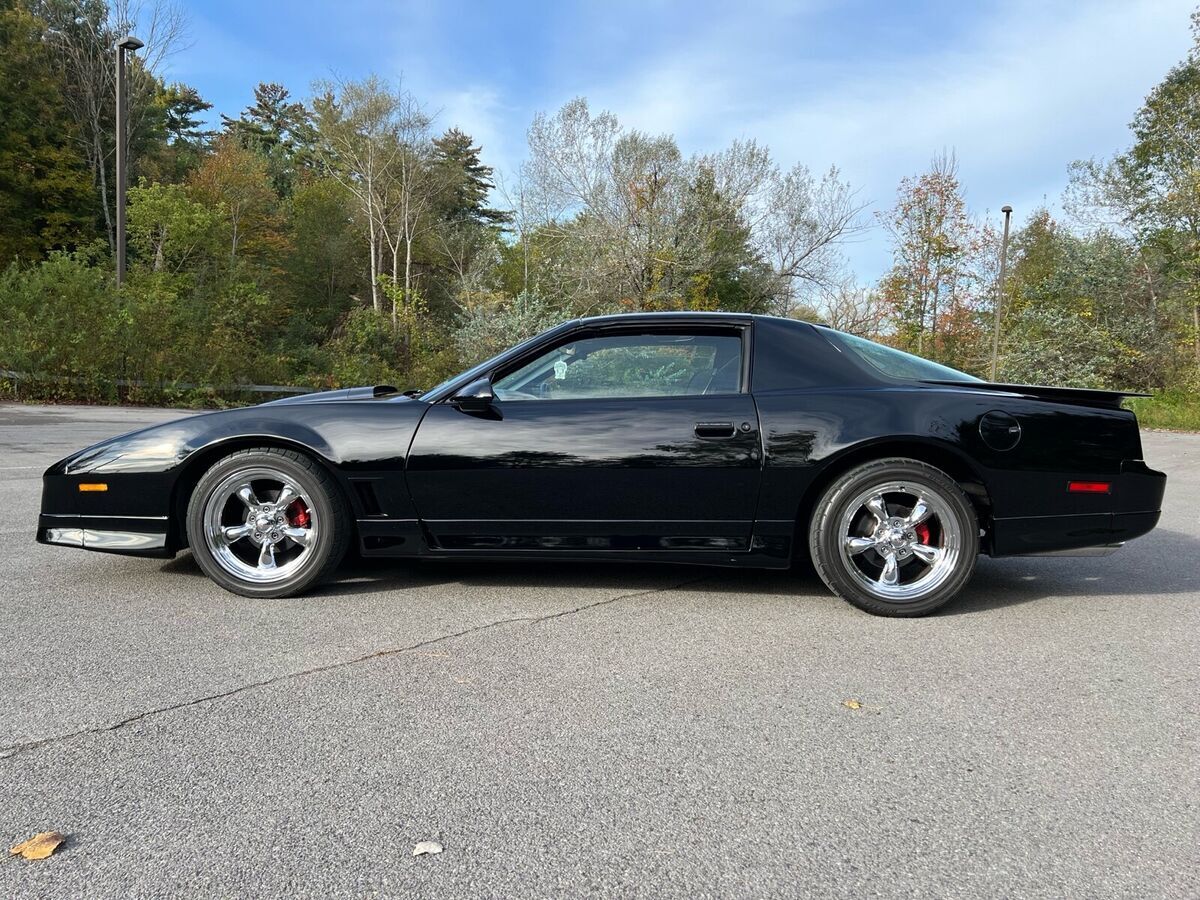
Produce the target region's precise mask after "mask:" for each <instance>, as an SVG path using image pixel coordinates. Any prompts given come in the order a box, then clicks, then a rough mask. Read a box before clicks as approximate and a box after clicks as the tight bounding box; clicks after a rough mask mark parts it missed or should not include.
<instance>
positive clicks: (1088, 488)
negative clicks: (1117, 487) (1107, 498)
mask: <svg viewBox="0 0 1200 900" xmlns="http://www.w3.org/2000/svg"><path fill="white" fill-rule="evenodd" d="M1067 490H1068V491H1070V492H1071V493H1072V494H1111V493H1112V485H1111V484H1109V483H1108V482H1107V481H1068V482H1067Z"/></svg>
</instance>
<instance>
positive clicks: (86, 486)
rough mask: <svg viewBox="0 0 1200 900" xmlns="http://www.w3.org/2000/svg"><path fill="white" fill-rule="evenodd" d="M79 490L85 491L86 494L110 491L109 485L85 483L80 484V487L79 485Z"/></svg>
mask: <svg viewBox="0 0 1200 900" xmlns="http://www.w3.org/2000/svg"><path fill="white" fill-rule="evenodd" d="M79 489H80V490H81V491H85V492H86V491H107V490H108V485H107V484H87V483H83V484H80V485H79Z"/></svg>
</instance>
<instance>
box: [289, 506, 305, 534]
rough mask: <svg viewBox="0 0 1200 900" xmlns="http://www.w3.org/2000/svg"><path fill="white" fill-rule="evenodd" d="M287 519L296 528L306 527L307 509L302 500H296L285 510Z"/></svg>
mask: <svg viewBox="0 0 1200 900" xmlns="http://www.w3.org/2000/svg"><path fill="white" fill-rule="evenodd" d="M287 519H288V522H290V523H291V524H292V525H295V526H296V527H297V528H307V527H308V507H307V506H305V505H304V501H303V500H296V501H294V502H293V503H292V505H291V506H289V507H288V508H287Z"/></svg>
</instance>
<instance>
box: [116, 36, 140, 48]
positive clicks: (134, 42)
mask: <svg viewBox="0 0 1200 900" xmlns="http://www.w3.org/2000/svg"><path fill="white" fill-rule="evenodd" d="M145 46H146V45H145V44H143V43H142V42H141V41H139V40H138V39H137V38H135V37H134V36H133V35H132V34H127V35H125V37H123V38H121V40H119V41H117V47H118V49H121V50H131V51H132V50H141V49H142V48H143V47H145Z"/></svg>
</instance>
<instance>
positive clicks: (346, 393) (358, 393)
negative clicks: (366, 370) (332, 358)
mask: <svg viewBox="0 0 1200 900" xmlns="http://www.w3.org/2000/svg"><path fill="white" fill-rule="evenodd" d="M398 394H400V391H399V390H397V389H396V388H394V387H392V386H391V385H390V384H376V385H372V386H368V387H352V388H342V389H340V390H336V391H318V392H316V393H315V394H297V395H295V396H292V397H283V398H281V399H279V400H268V401H267V402H266V403H260V404H258V405H259V406H282V405H284V404H292V403H326V402H328V401H331V400H378V399H379V398H381V397H392V398H395V399H399V397H397V395H398Z"/></svg>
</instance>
